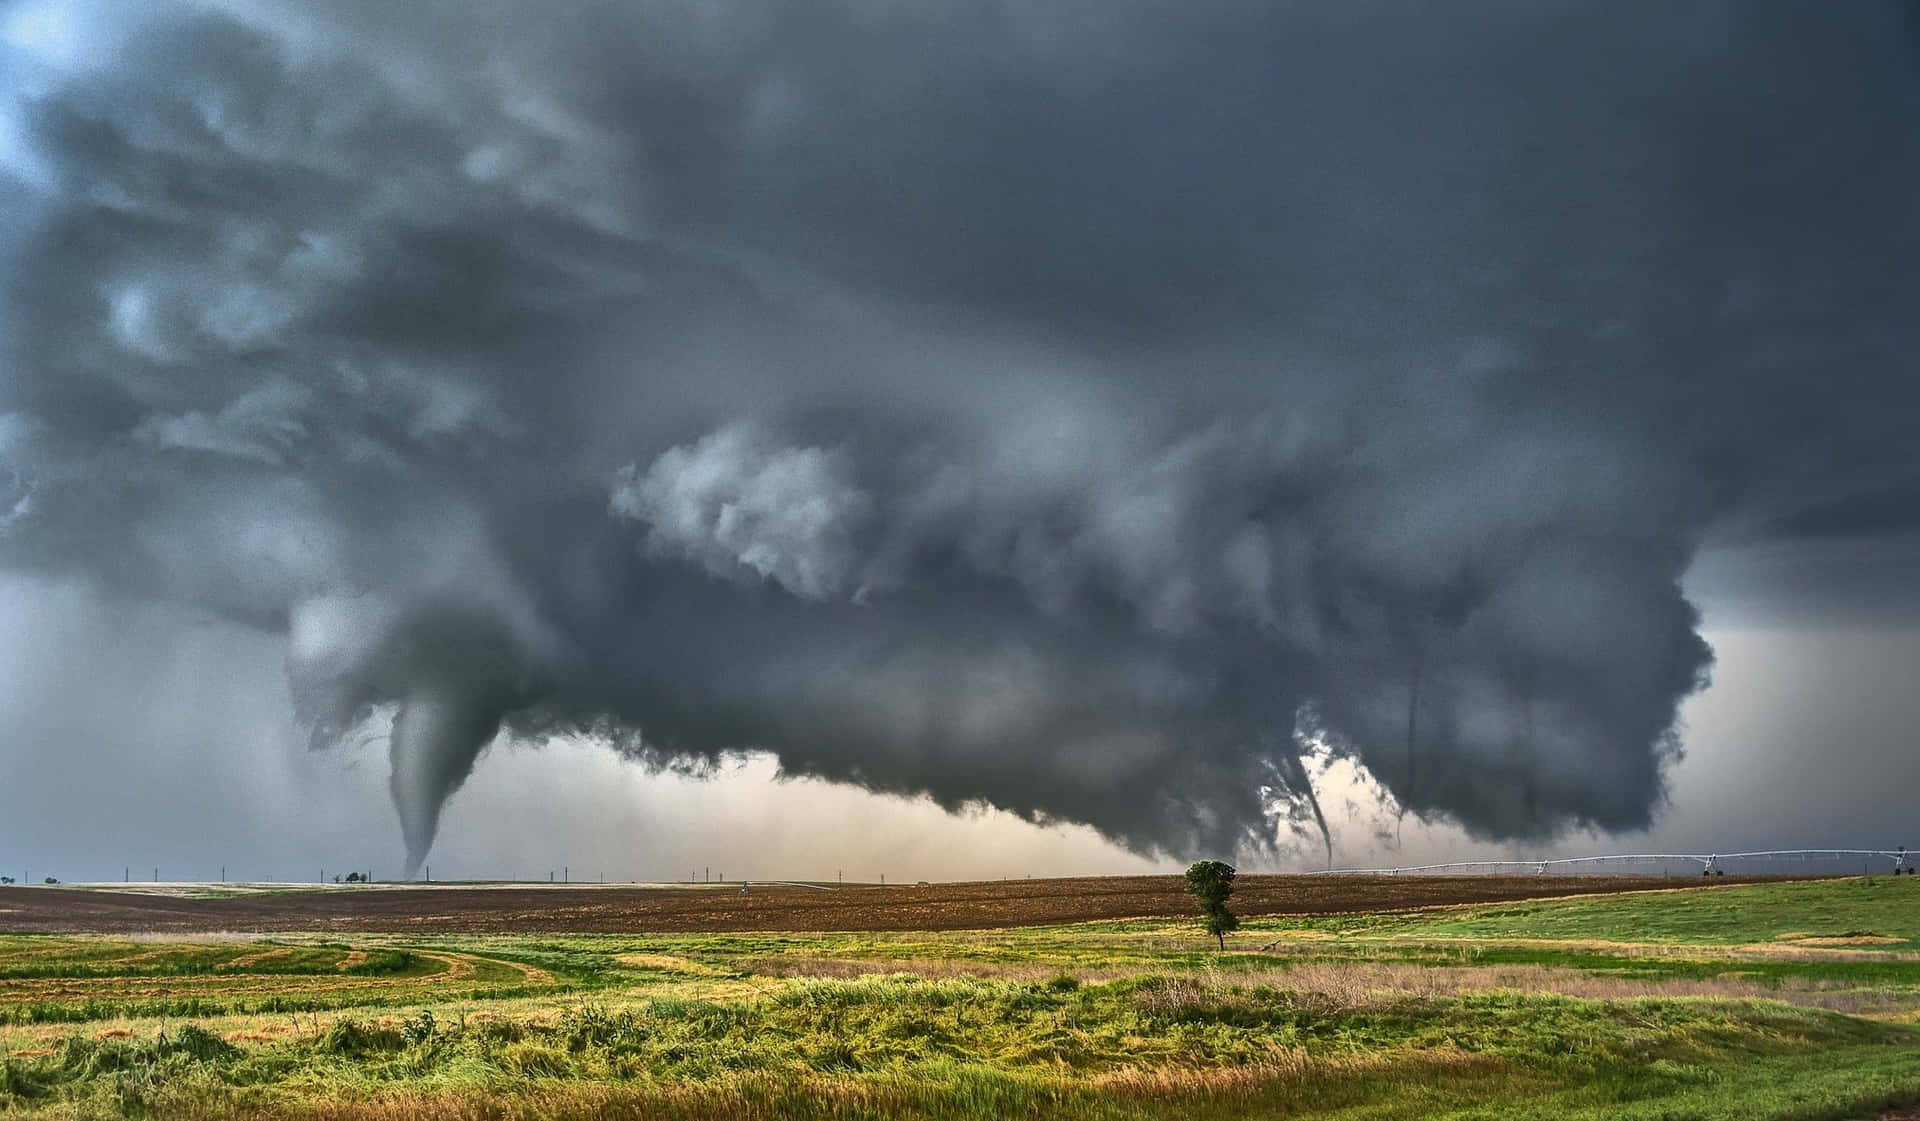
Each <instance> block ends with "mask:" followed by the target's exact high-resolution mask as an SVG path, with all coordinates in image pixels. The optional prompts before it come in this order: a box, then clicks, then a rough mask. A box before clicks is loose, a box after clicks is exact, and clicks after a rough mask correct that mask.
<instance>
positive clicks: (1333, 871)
mask: <svg viewBox="0 0 1920 1121" xmlns="http://www.w3.org/2000/svg"><path fill="white" fill-rule="evenodd" d="M1847 858H1852V859H1864V860H1866V861H1868V862H1869V863H1870V862H1872V861H1874V860H1890V861H1892V862H1893V874H1894V875H1896V876H1898V875H1901V874H1902V873H1905V874H1907V875H1920V867H1915V865H1914V855H1913V854H1912V853H1909V852H1908V851H1907V849H1906V846H1904V845H1902V846H1901V847H1899V848H1892V849H1769V850H1767V851H1765V852H1720V853H1632V854H1627V855H1621V856H1563V857H1556V858H1554V859H1552V860H1456V861H1452V862H1449V863H1445V864H1413V865H1402V866H1400V867H1398V868H1327V869H1322V870H1319V871H1314V872H1308V873H1306V874H1307V875H1309V876H1398V875H1423V874H1427V873H1444V872H1482V873H1487V874H1497V873H1500V872H1511V871H1520V870H1532V871H1534V872H1536V873H1539V874H1541V875H1545V874H1547V873H1549V872H1553V871H1556V870H1560V869H1566V870H1570V871H1571V870H1577V869H1579V868H1581V867H1583V866H1591V865H1595V864H1666V865H1671V864H1698V865H1700V874H1701V875H1702V876H1724V875H1726V874H1727V870H1726V867H1725V865H1724V862H1725V861H1729V860H1778V861H1794V860H1799V861H1814V860H1840V859H1847Z"/></svg>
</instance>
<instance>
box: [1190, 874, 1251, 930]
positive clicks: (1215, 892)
mask: <svg viewBox="0 0 1920 1121" xmlns="http://www.w3.org/2000/svg"><path fill="white" fill-rule="evenodd" d="M1233 877H1234V869H1233V865H1231V864H1226V863H1223V862H1221V861H1218V860H1201V861H1196V862H1195V863H1194V864H1193V866H1192V867H1190V868H1188V869H1187V892H1188V893H1189V894H1190V895H1192V896H1193V897H1194V899H1196V900H1198V901H1199V903H1200V917H1201V920H1202V921H1203V922H1204V923H1205V924H1206V928H1207V933H1208V934H1211V935H1213V936H1214V938H1216V939H1217V940H1219V942H1220V948H1221V949H1222V950H1224V949H1226V948H1227V935H1229V934H1232V933H1233V932H1234V931H1236V930H1239V929H1240V917H1239V916H1238V915H1235V914H1234V913H1233V912H1232V911H1230V910H1228V909H1227V900H1228V899H1229V898H1230V897H1232V895H1233Z"/></svg>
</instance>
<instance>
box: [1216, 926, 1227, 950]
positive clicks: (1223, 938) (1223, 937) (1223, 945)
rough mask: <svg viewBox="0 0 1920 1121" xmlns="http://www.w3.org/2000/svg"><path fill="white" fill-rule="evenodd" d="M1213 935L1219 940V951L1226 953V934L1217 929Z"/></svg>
mask: <svg viewBox="0 0 1920 1121" xmlns="http://www.w3.org/2000/svg"><path fill="white" fill-rule="evenodd" d="M1213 936H1214V937H1215V938H1218V939H1219V940H1220V952H1221V953H1223V954H1224V953H1226V952H1227V936H1226V935H1224V934H1222V933H1220V932H1219V931H1215V932H1214V934H1213Z"/></svg>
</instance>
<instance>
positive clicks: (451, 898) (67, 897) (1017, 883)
mask: <svg viewBox="0 0 1920 1121" xmlns="http://www.w3.org/2000/svg"><path fill="white" fill-rule="evenodd" d="M1719 882H1720V883H1725V882H1727V881H1725V880H1722V881H1719ZM1183 886H1184V885H1183V881H1182V880H1181V878H1180V877H1178V876H1114V877H1094V878H1081V879H1046V880H1006V881H1000V880H995V881H982V882H975V883H940V884H932V885H929V886H925V887H919V886H906V885H902V886H891V885H889V886H886V887H869V886H860V887H855V886H847V887H839V888H809V887H795V886H783V885H766V886H760V885H754V886H753V887H751V888H750V889H749V890H748V892H747V893H746V894H742V893H741V891H740V888H739V886H738V885H734V884H728V885H725V886H722V885H718V884H716V885H713V886H712V887H705V886H692V885H683V886H671V887H612V886H608V887H600V886H586V885H575V886H571V887H562V886H539V887H503V886H486V887H439V886H433V887H427V886H419V887H413V886H400V885H394V886H387V885H376V886H373V887H368V888H360V889H320V890H314V891H287V892H273V893H261V894H252V895H245V896H235V897H223V898H181V897H177V896H175V897H169V896H164V895H150V894H138V893H131V892H115V891H103V890H97V889H78V888H49V887H31V888H20V887H11V888H0V932H12V933H28V932H43V933H86V932H95V933H103V934H125V933H136V932H151V933H160V934H207V933H219V932H228V931H233V932H250V933H273V932H289V931H362V932H374V931H379V932H393V933H407V932H423V933H508V932H512V933H534V932H565V933H622V932H629V931H633V932H647V931H657V932H678V931H751V930H785V931H832V930H841V931H853V930H971V929H986V928H992V927H1008V926H1039V925H1047V924H1052V923H1069V922H1082V921H1088V920H1095V919H1125V918H1175V917H1188V916H1190V915H1192V913H1193V901H1192V900H1191V899H1190V898H1189V897H1188V896H1187V894H1186V893H1185V891H1184V890H1183ZM1661 888H1684V889H1692V890H1701V889H1702V888H1703V885H1702V882H1701V880H1700V879H1698V878H1694V877H1689V878H1685V879H1659V878H1652V877H1646V876H1242V877H1240V880H1239V883H1238V885H1237V887H1236V890H1235V892H1234V897H1233V907H1234V910H1235V911H1237V912H1239V913H1240V914H1241V915H1242V916H1243V917H1253V916H1258V915H1326V914H1340V913H1354V912H1370V911H1396V910H1405V909H1410V908H1417V907H1430V906H1437V905H1443V904H1449V903H1492V902H1501V901H1506V900H1517V899H1543V898H1552V897H1556V896H1566V895H1584V894H1602V893H1614V892H1623V891H1648V890H1655V889H1661Z"/></svg>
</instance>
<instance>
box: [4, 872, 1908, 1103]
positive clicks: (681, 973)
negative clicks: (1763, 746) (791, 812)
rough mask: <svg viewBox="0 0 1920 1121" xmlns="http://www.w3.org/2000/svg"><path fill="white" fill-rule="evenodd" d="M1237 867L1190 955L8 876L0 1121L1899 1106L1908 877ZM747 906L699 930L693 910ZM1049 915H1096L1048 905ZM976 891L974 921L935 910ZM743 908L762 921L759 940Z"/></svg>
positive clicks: (495, 893)
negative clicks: (50, 883) (120, 888)
mask: <svg viewBox="0 0 1920 1121" xmlns="http://www.w3.org/2000/svg"><path fill="white" fill-rule="evenodd" d="M1247 884H1248V887H1247V889H1246V890H1245V891H1244V892H1243V894H1242V895H1239V896H1236V899H1235V902H1236V903H1240V904H1243V906H1242V911H1243V913H1249V914H1253V915H1255V916H1256V917H1253V918H1250V919H1249V920H1248V922H1247V925H1246V928H1245V929H1244V930H1243V931H1242V932H1241V933H1239V934H1238V935H1236V936H1234V937H1233V938H1232V939H1230V940H1229V942H1228V949H1227V951H1226V952H1225V953H1221V952H1218V951H1217V950H1216V949H1215V948H1214V946H1213V944H1212V941H1211V940H1210V939H1208V938H1206V937H1205V936H1204V935H1203V934H1201V932H1200V931H1199V930H1198V928H1197V923H1195V922H1194V921H1193V920H1192V919H1190V918H1188V917H1187V916H1186V910H1187V903H1186V901H1185V899H1184V897H1180V896H1178V895H1177V889H1176V892H1175V893H1174V894H1172V895H1171V896H1169V892H1168V888H1167V882H1163V881H1160V880H1156V879H1151V878H1149V879H1145V880H1140V881H1127V880H1090V881H1020V882H1018V883H1009V884H1006V885H998V884H992V885H988V884H975V885H941V886H938V887H929V888H919V887H901V888H887V889H884V890H882V889H865V888H859V889H856V888H848V889H843V890H840V891H820V890H815V889H808V888H800V887H795V888H788V889H772V888H769V889H766V890H764V891H763V890H762V889H759V888H755V889H752V892H751V893H750V894H749V895H747V896H739V895H738V894H737V889H736V890H733V891H729V892H724V893H723V892H721V891H718V890H714V891H704V890H702V891H694V890H686V889H671V890H661V891H656V892H653V893H651V894H649V893H647V892H644V891H637V890H631V889H612V888H608V889H599V888H593V889H575V890H573V891H566V890H555V891H551V892H546V891H540V890H534V889H475V890H462V889H455V888H448V889H433V890H425V889H422V890H413V889H401V888H391V889H388V888H381V889H372V890H365V891H359V892H334V891H328V892H324V893H302V894H272V895H260V894H255V895H248V896H245V897H230V898H180V897H178V895H177V894H176V895H174V896H171V897H169V896H146V897H139V898H136V899H132V900H129V899H126V898H122V897H119V896H117V895H109V894H106V893H100V892H90V891H55V890H49V889H40V888H36V889H30V890H19V889H16V890H14V891H11V892H6V893H4V894H3V895H0V908H4V910H0V928H9V929H14V930H15V931H16V932H15V933H10V934H4V935H0V1116H21V1117H34V1118H42V1117H48V1118H91V1117H155V1118H175V1117H181V1118H196V1117H199V1118H268V1117H275V1118H277V1117H296V1118H316V1119H319V1118H325V1119H339V1121H347V1119H367V1121H374V1119H398V1118H422V1119H424V1118H429V1117H457V1118H475V1119H478V1118H499V1119H507V1118H527V1119H533V1118H546V1119H562V1118H597V1117H612V1118H643V1117H644V1118H712V1119H719V1118H769V1119H771V1118H798V1119H803V1121H804V1119H810V1118H836V1119H854V1118H870V1119H879V1118H953V1119H959V1118H998V1117H1022V1118H1058V1119H1061V1121H1078V1119H1103V1121H1107V1119H1112V1121H1122V1119H1144V1118H1157V1117H1178V1118H1202V1119H1208V1118H1212V1119H1222V1121H1225V1119H1240V1118H1291V1117H1301V1118H1305V1117H1332V1118H1342V1119H1349V1121H1362V1119H1369V1121H1372V1119H1377V1121H1385V1119H1390V1118H1407V1119H1414V1118H1421V1119H1424V1118H1453V1119H1460V1121H1464V1119H1468V1118H1473V1119H1493V1118H1528V1119H1540V1121H1546V1119H1549V1118H1551V1119H1553V1121H1561V1119H1566V1118H1575V1119H1586V1121H1601V1119H1608V1121H1611V1119H1614V1118H1630V1119H1634V1118H1637V1119H1646V1121H1652V1119H1654V1118H1665V1119H1679V1118H1714V1119H1726V1121H1736V1119H1738V1121H1750V1119H1753V1121H1775V1119H1777V1121H1849V1119H1854V1118H1861V1119H1870V1118H1873V1117H1876V1116H1877V1115H1879V1114H1880V1112H1881V1111H1883V1110H1885V1109H1888V1108H1892V1107H1905V1106H1911V1105H1915V1104H1920V878H1913V877H1903V878H1898V879H1894V878H1880V879H1876V880H1863V879H1851V880H1825V881H1806V882H1765V883H1751V884H1726V885H1721V884H1717V883H1716V884H1714V885H1712V886H1704V887H1703V886H1701V884H1700V881H1698V880H1697V879H1696V880H1690V881H1687V882H1686V886H1685V887H1684V888H1681V887H1669V888H1667V889H1666V890H1651V891H1648V890H1642V891H1637V892H1627V891H1626V890H1625V889H1626V888H1630V887H1631V888H1642V889H1645V888H1648V887H1653V886H1657V885H1653V884H1649V882H1648V881H1645V880H1637V881H1625V882H1619V881H1611V880H1595V881H1584V880H1578V879H1569V878H1564V877H1557V878H1550V879H1542V880H1524V879H1508V880H1491V879H1489V880H1458V879H1447V880H1429V879H1416V878H1391V879H1384V880H1380V881H1356V880H1336V879H1314V880H1310V881H1293V880H1289V879H1286V878H1273V879H1271V880H1268V879H1266V878H1260V877H1250V878H1249V879H1248V881H1247ZM996 892H999V893H1000V894H998V895H997V896H996ZM1569 892H1572V893H1573V894H1568V893H1569ZM1343 893H1347V894H1343ZM1556 893H1557V895H1558V896H1559V897H1555V894H1556ZM665 897H672V899H667V898H665ZM755 899H759V900H765V901H766V902H765V904H764V906H765V907H766V908H767V909H766V910H764V911H733V912H730V913H731V914H732V915H733V917H732V918H731V919H730V920H727V921H731V922H732V924H733V928H732V929H696V928H694V924H695V923H696V921H697V920H698V918H699V916H700V915H701V914H704V915H705V916H706V918H705V919H704V921H705V922H706V923H707V925H708V927H709V928H711V927H712V926H714V925H716V924H717V923H719V922H720V921H722V920H720V919H717V918H715V917H714V916H715V915H717V914H721V913H722V910H721V908H722V906H723V905H725V906H738V905H739V901H743V900H755ZM1462 900H1464V901H1462ZM240 904H245V905H247V906H249V907H255V908H258V910H254V911H250V912H249V911H240V910H237V908H238V906H239V905H240ZM835 906H839V907H843V908H845V911H844V912H842V913H840V914H839V915H838V916H837V917H836V915H835V913H834V911H833V908H834V907H835ZM701 907H704V908H705V910H704V911H701V910H700V908H701ZM648 908H658V909H659V910H658V911H649V910H648ZM675 908H688V909H686V910H676V909H675ZM782 908H785V909H782ZM1073 908H1094V909H1097V910H1099V911H1100V914H1099V915H1097V916H1095V917H1093V918H1091V919H1090V920H1087V921H1061V920H1058V919H1053V918H1048V917H1046V916H1051V915H1053V914H1056V913H1057V912H1059V911H1060V910H1063V909H1064V910H1069V911H1071V910H1072V909H1073ZM984 913H991V914H994V915H996V916H998V919H999V921H998V922H997V923H996V924H992V925H989V924H975V925H973V926H970V927H964V928H963V927H961V926H960V925H959V923H960V918H961V916H964V915H969V914H984ZM63 914H64V921H65V922H66V925H67V926H68V927H69V928H70V929H67V930H65V931H62V932H59V933H45V932H44V931H45V930H46V928H47V927H49V926H51V925H54V924H55V923H56V922H57V921H60V920H61V917H62V915H63ZM248 914H252V915H256V916H261V917H262V920H261V921H263V922H264V921H272V922H276V923H279V924H281V926H280V927H278V928H277V929H274V930H264V929H249V928H248V927H247V926H245V925H244V923H243V920H244V917H245V916H246V915H248ZM102 915H104V916H106V918H105V919H104V920H100V921H99V922H98V927H97V929H95V930H93V931H91V932H89V931H85V930H80V929H71V928H78V927H80V926H83V925H84V921H83V920H86V919H88V917H89V916H102ZM649 915H655V916H664V917H657V918H656V919H654V920H650V919H649V918H648V917H647V916H649ZM778 915H785V916H787V917H788V919H789V921H791V922H795V923H796V926H794V927H791V928H789V929H786V930H770V929H763V928H762V924H764V923H766V922H771V921H772V920H773V916H778ZM916 917H917V919H918V920H919V921H918V922H913V921H901V920H903V919H911V918H916ZM1075 917H1076V918H1081V917H1083V916H1080V915H1078V914H1076V915H1075ZM141 918H145V919H147V920H150V921H148V922H147V923H146V924H145V925H144V926H143V925H142V924H141V922H140V921H139V920H140V919H141ZM495 920H499V922H498V926H499V928H500V929H501V930H502V931H505V932H498V933H480V932H479V931H481V930H482V929H484V928H485V927H486V926H487V924H488V923H489V922H494V921H495ZM888 920H892V924H891V925H887V922H888ZM802 921H804V922H806V923H809V924H810V925H811V926H812V927H814V929H804V928H802V927H800V926H799V925H797V924H798V923H800V922H802ZM575 922H577V923H578V924H579V925H578V928H570V927H569V925H568V924H569V923H575ZM623 922H624V923H627V924H628V925H627V926H626V928H625V929H615V926H616V924H618V923H623ZM329 923H340V924H342V925H344V927H345V929H341V928H337V927H335V926H329V925H327V924H329ZM1023 923H1030V924H1032V925H1020V924H1023ZM222 924H225V925H222ZM301 924H305V925H301ZM380 924H384V926H382V925H380ZM675 924H679V925H675ZM836 925H837V926H838V927H839V929H832V927H834V926H836ZM23 926H24V927H27V928H28V929H29V930H30V931H35V932H25V933H23V932H18V931H19V928H20V927H23ZM516 930H518V931H521V932H518V933H515V932H513V931H516Z"/></svg>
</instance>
